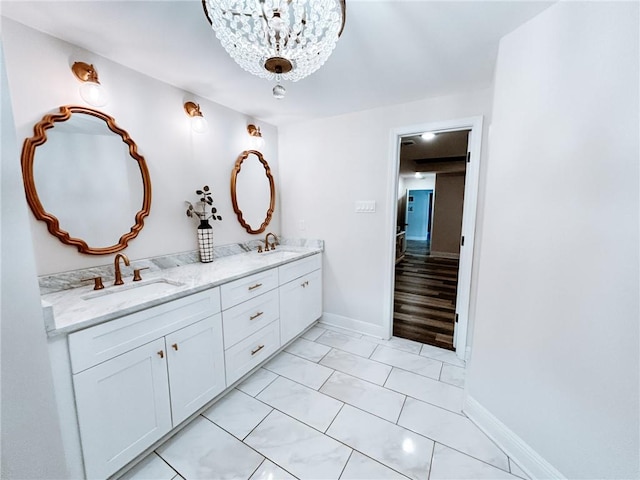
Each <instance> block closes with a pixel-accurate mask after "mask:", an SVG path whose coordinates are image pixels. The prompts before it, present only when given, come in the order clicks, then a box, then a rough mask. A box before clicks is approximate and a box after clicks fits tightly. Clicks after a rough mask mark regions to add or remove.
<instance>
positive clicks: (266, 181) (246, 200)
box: [231, 150, 276, 233]
mask: <svg viewBox="0 0 640 480" xmlns="http://www.w3.org/2000/svg"><path fill="white" fill-rule="evenodd" d="M231 201H232V202H233V211H234V212H236V215H237V216H238V221H239V222H240V225H242V226H243V227H244V229H245V230H246V231H247V232H249V233H262V232H264V231H265V229H266V228H267V225H269V222H270V221H271V216H272V215H273V210H274V209H275V205H276V187H275V184H274V182H273V176H272V175H271V168H269V164H268V163H267V161H266V160H265V159H264V157H263V156H262V154H261V153H260V152H258V151H257V150H247V151H244V152H242V153H241V154H240V156H239V157H238V160H236V165H235V167H234V168H233V173H232V174H231Z"/></svg>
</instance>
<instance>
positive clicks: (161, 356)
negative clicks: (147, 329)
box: [158, 350, 164, 358]
mask: <svg viewBox="0 0 640 480" xmlns="http://www.w3.org/2000/svg"><path fill="white" fill-rule="evenodd" d="M158 356H159V357H160V358H164V352H163V351H162V350H160V351H159V352H158Z"/></svg>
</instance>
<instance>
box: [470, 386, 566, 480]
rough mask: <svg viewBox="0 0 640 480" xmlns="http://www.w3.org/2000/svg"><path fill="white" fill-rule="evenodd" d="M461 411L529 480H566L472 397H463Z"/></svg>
mask: <svg viewBox="0 0 640 480" xmlns="http://www.w3.org/2000/svg"><path fill="white" fill-rule="evenodd" d="M463 411H464V413H465V414H466V415H467V416H468V417H469V419H470V420H471V421H472V422H473V423H475V424H476V425H477V426H478V428H480V430H482V431H483V432H484V433H485V434H486V435H487V436H488V437H489V438H490V439H491V440H493V441H494V442H495V443H496V444H497V445H498V446H499V447H500V448H501V449H502V450H504V452H505V453H506V454H507V455H508V456H509V457H510V458H512V459H513V460H514V461H515V463H517V464H518V466H519V467H520V468H521V469H522V470H523V471H524V473H526V474H527V475H528V476H529V477H530V478H532V479H536V478H541V479H558V480H566V478H567V477H565V476H564V475H562V473H560V472H559V471H558V470H557V469H556V468H555V467H554V466H553V465H551V464H550V463H549V462H547V461H546V460H545V459H544V458H543V457H542V456H541V455H540V454H539V453H538V452H536V451H535V450H534V449H533V448H531V447H530V446H529V445H528V444H527V443H526V442H525V441H524V440H522V439H521V438H520V437H519V436H518V435H516V434H515V433H513V431H511V429H509V428H508V427H507V426H506V425H505V424H504V423H502V422H501V421H500V420H498V419H497V418H496V417H495V416H494V415H493V414H492V413H491V412H489V410H487V409H486V408H484V407H483V406H482V405H481V404H480V403H479V402H478V401H477V400H475V399H474V398H473V397H471V396H469V395H467V396H466V397H465V401H464V408H463Z"/></svg>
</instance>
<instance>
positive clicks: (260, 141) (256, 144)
mask: <svg viewBox="0 0 640 480" xmlns="http://www.w3.org/2000/svg"><path fill="white" fill-rule="evenodd" d="M249 141H250V142H251V150H260V149H261V148H262V147H264V138H262V137H255V136H253V135H252V136H251V139H250V140H249Z"/></svg>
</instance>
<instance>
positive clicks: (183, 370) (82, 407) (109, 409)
mask: <svg viewBox="0 0 640 480" xmlns="http://www.w3.org/2000/svg"><path fill="white" fill-rule="evenodd" d="M265 258H266V257H265ZM321 267H322V256H321V254H313V255H311V256H308V257H303V258H301V259H298V260H294V261H292V262H289V263H285V264H273V266H271V267H268V268H266V269H264V270H262V271H259V272H257V273H253V274H248V275H244V276H240V277H238V276H236V277H235V280H232V281H224V280H222V281H221V280H220V279H217V280H216V281H217V282H218V283H217V285H219V286H217V287H213V288H209V289H207V290H204V291H201V292H198V293H190V294H186V295H185V296H181V297H178V296H175V297H172V298H173V299H171V300H167V299H166V298H167V297H165V299H163V300H164V303H155V304H154V306H151V307H149V308H147V309H145V310H141V311H138V312H135V313H126V312H123V313H122V315H120V316H117V317H116V318H113V319H110V320H108V321H104V322H102V323H98V324H91V325H90V326H86V327H85V328H84V329H80V328H78V329H76V330H74V331H72V332H70V333H68V334H67V336H65V337H64V338H63V337H61V336H58V337H56V339H55V340H54V339H52V341H51V344H50V348H51V354H52V359H55V361H54V365H55V367H54V371H55V372H56V373H55V375H56V379H57V380H56V385H57V386H56V393H57V396H58V397H59V399H60V400H59V401H60V402H61V403H60V405H59V410H60V412H61V418H63V425H64V432H63V433H64V443H65V451H66V452H67V453H68V458H69V460H68V462H69V465H70V466H71V469H72V471H73V472H74V475H75V476H76V477H80V476H82V469H83V467H84V475H85V477H86V478H90V479H94V478H96V479H97V478H108V477H110V476H112V475H114V474H116V473H119V472H120V471H121V470H122V469H123V467H125V466H127V465H128V464H130V463H131V462H132V461H135V460H136V459H138V458H139V457H140V456H141V455H142V454H143V453H145V452H146V451H148V450H149V449H150V448H152V447H153V446H154V444H157V443H158V442H159V441H162V440H163V439H165V438H167V437H168V436H169V435H170V434H171V432H172V431H173V430H174V429H175V427H177V426H178V425H179V424H181V423H183V422H184V421H185V420H187V419H188V418H189V417H191V416H192V415H194V414H195V413H196V412H198V411H199V410H200V409H202V408H206V406H207V405H208V404H209V403H211V401H212V400H214V399H215V398H216V397H217V396H218V395H220V394H221V393H222V392H224V390H225V389H227V388H228V387H230V386H231V385H232V384H234V383H235V382H237V381H239V380H241V379H242V377H244V376H245V375H247V374H248V373H249V372H250V371H251V370H253V369H255V368H257V367H259V366H260V365H261V364H263V363H265V362H266V361H268V360H269V359H270V358H271V357H272V356H273V355H274V354H276V353H277V352H278V351H279V350H280V349H281V348H282V346H283V345H285V344H286V343H288V342H290V341H291V340H293V339H294V338H295V337H296V336H298V335H300V334H301V333H302V332H303V331H304V330H305V329H306V328H307V327H308V326H309V325H311V324H312V323H313V322H314V321H316V320H317V319H318V318H320V316H321V314H322V268H321ZM105 298H106V297H105ZM104 302H105V303H104V304H105V305H110V304H109V303H108V301H107V300H104ZM106 314H108V315H114V313H113V312H107V313H106ZM76 420H77V428H75V423H76ZM70 471H71V470H70Z"/></svg>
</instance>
